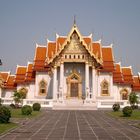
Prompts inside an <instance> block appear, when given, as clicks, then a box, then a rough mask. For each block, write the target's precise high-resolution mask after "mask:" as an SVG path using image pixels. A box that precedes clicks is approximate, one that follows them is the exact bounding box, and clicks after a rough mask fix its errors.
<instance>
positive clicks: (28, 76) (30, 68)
mask: <svg viewBox="0 0 140 140" xmlns="http://www.w3.org/2000/svg"><path fill="white" fill-rule="evenodd" d="M34 80H35V76H34V71H33V64H31V63H30V64H28V66H27V71H26V77H25V81H26V82H31V81H34Z"/></svg>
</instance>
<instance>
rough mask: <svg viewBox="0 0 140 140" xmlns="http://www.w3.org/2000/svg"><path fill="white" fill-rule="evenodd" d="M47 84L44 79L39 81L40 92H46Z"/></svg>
mask: <svg viewBox="0 0 140 140" xmlns="http://www.w3.org/2000/svg"><path fill="white" fill-rule="evenodd" d="M46 88H47V84H46V82H45V81H44V80H42V81H41V82H40V83H39V94H46Z"/></svg>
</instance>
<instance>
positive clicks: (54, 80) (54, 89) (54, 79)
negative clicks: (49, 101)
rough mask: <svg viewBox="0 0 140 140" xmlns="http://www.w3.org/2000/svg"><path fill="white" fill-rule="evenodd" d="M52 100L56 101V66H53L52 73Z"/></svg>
mask: <svg viewBox="0 0 140 140" xmlns="http://www.w3.org/2000/svg"><path fill="white" fill-rule="evenodd" d="M53 99H54V100H56V99H57V66H54V73H53Z"/></svg>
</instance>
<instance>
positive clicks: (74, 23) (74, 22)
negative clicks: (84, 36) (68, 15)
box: [73, 15, 76, 26]
mask: <svg viewBox="0 0 140 140" xmlns="http://www.w3.org/2000/svg"><path fill="white" fill-rule="evenodd" d="M73 25H74V26H76V15H74V21H73Z"/></svg>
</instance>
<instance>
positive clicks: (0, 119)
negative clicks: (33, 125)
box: [0, 106, 11, 123]
mask: <svg viewBox="0 0 140 140" xmlns="http://www.w3.org/2000/svg"><path fill="white" fill-rule="evenodd" d="M10 118H11V112H10V110H9V108H7V107H5V106H0V123H8V122H9V119H10Z"/></svg>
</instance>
